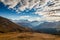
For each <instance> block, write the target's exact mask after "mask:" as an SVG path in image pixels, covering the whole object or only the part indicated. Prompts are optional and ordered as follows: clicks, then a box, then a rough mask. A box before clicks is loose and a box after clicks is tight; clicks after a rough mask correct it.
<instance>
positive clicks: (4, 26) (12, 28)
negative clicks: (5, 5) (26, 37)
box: [0, 16, 30, 33]
mask: <svg viewBox="0 0 60 40" xmlns="http://www.w3.org/2000/svg"><path fill="white" fill-rule="evenodd" d="M25 31H30V30H29V28H25V27H22V26H21V25H18V24H16V23H14V22H12V21H10V20H9V19H7V18H4V17H1V16H0V32H1V33H5V32H25Z"/></svg>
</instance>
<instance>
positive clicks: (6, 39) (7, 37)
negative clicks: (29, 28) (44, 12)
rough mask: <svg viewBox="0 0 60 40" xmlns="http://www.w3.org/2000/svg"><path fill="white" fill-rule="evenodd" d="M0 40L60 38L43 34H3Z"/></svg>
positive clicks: (59, 37)
mask: <svg viewBox="0 0 60 40" xmlns="http://www.w3.org/2000/svg"><path fill="white" fill-rule="evenodd" d="M0 40H60V36H55V35H50V34H43V33H31V32H24V33H7V34H6V33H5V34H0Z"/></svg>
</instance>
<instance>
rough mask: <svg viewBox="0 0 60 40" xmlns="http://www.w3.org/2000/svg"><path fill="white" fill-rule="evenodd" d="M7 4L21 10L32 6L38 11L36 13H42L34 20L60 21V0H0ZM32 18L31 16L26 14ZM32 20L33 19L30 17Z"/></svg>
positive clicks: (18, 10)
mask: <svg viewBox="0 0 60 40" xmlns="http://www.w3.org/2000/svg"><path fill="white" fill-rule="evenodd" d="M0 1H1V2H3V3H4V4H5V5H9V7H8V8H12V9H13V10H16V12H18V13H20V11H24V10H26V9H29V10H31V9H32V8H33V9H34V10H35V11H36V12H35V14H38V15H40V16H41V15H42V18H41V17H39V18H35V19H34V20H46V21H60V12H59V11H60V0H0ZM24 17H25V18H26V17H27V18H30V17H29V16H24ZM28 20H32V19H28Z"/></svg>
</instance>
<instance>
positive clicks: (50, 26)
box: [15, 20, 60, 34]
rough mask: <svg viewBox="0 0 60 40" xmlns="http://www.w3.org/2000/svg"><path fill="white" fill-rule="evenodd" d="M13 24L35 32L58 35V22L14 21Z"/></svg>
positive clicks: (59, 26)
mask: <svg viewBox="0 0 60 40" xmlns="http://www.w3.org/2000/svg"><path fill="white" fill-rule="evenodd" d="M15 23H17V24H18V25H20V24H21V25H22V26H25V27H29V28H31V29H32V30H34V31H36V32H42V33H50V34H60V21H58V22H42V23H40V22H39V21H32V22H29V21H28V20H23V21H21V20H19V21H18V22H17V21H16V22H15ZM37 24H38V25H37Z"/></svg>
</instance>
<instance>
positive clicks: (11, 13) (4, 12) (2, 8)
mask: <svg viewBox="0 0 60 40" xmlns="http://www.w3.org/2000/svg"><path fill="white" fill-rule="evenodd" d="M27 10H28V11H27ZM34 12H35V10H34V9H31V10H29V9H26V10H24V11H21V12H20V13H17V12H16V11H15V10H13V9H8V6H6V5H4V4H3V3H2V2H0V16H3V17H6V18H9V19H18V18H19V17H20V16H33V17H36V16H38V17H40V16H39V15H38V14H34Z"/></svg>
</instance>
